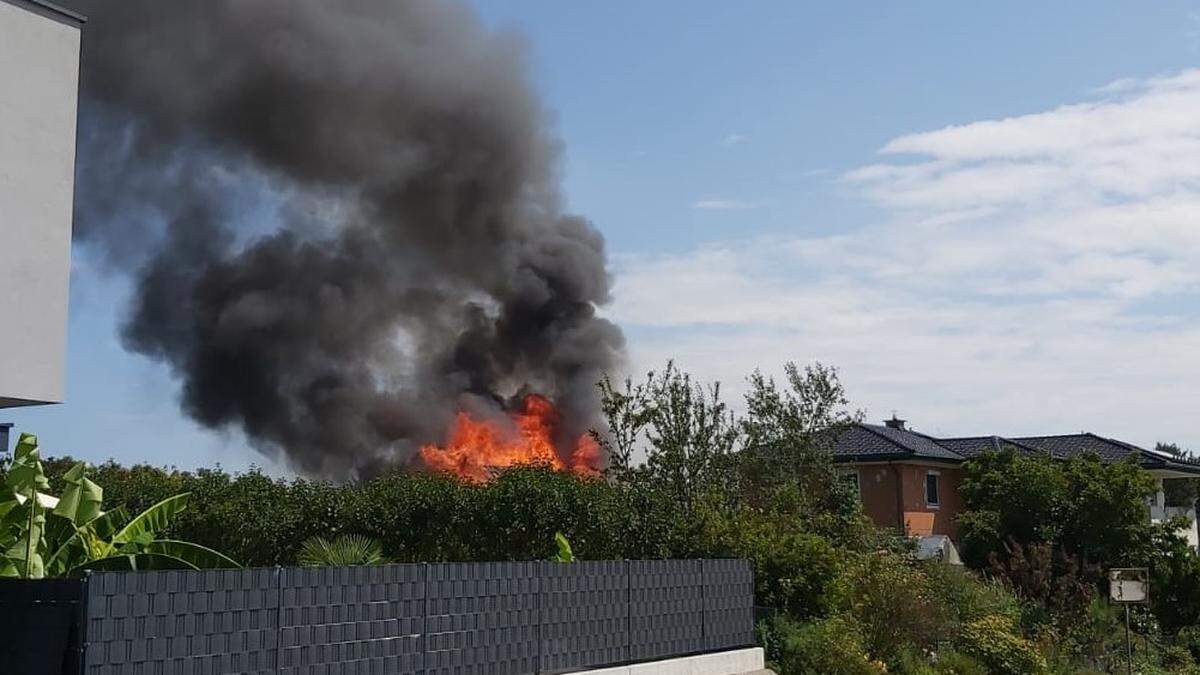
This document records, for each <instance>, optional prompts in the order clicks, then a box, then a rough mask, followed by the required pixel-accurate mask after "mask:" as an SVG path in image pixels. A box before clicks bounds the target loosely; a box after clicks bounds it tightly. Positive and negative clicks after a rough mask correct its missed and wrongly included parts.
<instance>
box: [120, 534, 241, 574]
mask: <svg viewBox="0 0 1200 675" xmlns="http://www.w3.org/2000/svg"><path fill="white" fill-rule="evenodd" d="M141 550H142V552H144V553H151V554H156V555H165V556H169V557H171V558H176V559H178V560H182V561H184V562H186V563H188V564H189V565H191V566H192V567H195V568H196V569H220V568H234V567H241V565H239V564H238V563H237V562H236V561H234V560H232V559H230V558H228V557H226V556H224V555H222V554H220V553H218V552H216V551H214V550H212V549H211V548H207V547H205V546H201V545H200V544H193V543H191V542H190V541H175V540H174V539H156V540H154V541H152V542H150V543H149V544H146V545H145V546H142V547H141Z"/></svg>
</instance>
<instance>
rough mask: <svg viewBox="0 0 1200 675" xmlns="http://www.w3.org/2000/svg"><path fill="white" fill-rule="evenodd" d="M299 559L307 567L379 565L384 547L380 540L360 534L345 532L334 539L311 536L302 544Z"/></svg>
mask: <svg viewBox="0 0 1200 675" xmlns="http://www.w3.org/2000/svg"><path fill="white" fill-rule="evenodd" d="M297 561H298V562H299V563H300V564H301V565H303V566H305V567H321V566H327V567H335V566H338V567H340V566H346V565H378V564H380V563H382V562H383V548H382V547H381V546H380V545H379V542H378V541H375V540H374V539H371V538H370V537H364V536H362V535H358V534H343V535H339V536H337V537H335V538H334V539H333V540H329V539H326V538H325V537H310V538H309V539H305V540H304V543H302V544H301V545H300V553H299V554H298V556H297Z"/></svg>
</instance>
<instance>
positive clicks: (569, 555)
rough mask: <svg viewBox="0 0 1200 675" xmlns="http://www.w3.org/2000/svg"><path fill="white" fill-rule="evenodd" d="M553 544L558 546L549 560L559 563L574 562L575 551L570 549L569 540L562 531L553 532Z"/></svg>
mask: <svg viewBox="0 0 1200 675" xmlns="http://www.w3.org/2000/svg"><path fill="white" fill-rule="evenodd" d="M554 544H555V545H556V546H558V550H557V551H555V553H554V557H553V558H551V560H553V561H554V562H560V563H573V562H575V553H574V552H573V551H571V542H569V541H567V538H566V537H565V536H563V533H562V532H555V533H554Z"/></svg>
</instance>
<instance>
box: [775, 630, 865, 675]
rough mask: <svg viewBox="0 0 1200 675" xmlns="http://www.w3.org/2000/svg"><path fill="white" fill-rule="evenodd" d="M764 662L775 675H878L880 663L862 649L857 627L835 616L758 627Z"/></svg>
mask: <svg viewBox="0 0 1200 675" xmlns="http://www.w3.org/2000/svg"><path fill="white" fill-rule="evenodd" d="M759 630H760V635H762V642H763V644H764V646H765V651H766V654H767V660H768V662H769V664H770V667H771V668H774V669H775V671H776V672H777V673H779V675H810V674H812V673H828V674H830V675H878V674H880V673H886V672H887V669H886V668H885V667H884V666H883V664H882V663H879V662H875V661H872V660H871V658H870V657H869V656H868V655H867V652H866V650H865V649H864V648H863V643H862V638H861V636H860V634H859V632H858V627H857V626H856V625H855V624H854V622H853V621H852V620H850V619H849V618H847V617H843V616H838V617H831V618H828V619H821V620H818V621H810V622H807V623H798V622H796V621H793V620H791V619H789V618H787V617H786V616H783V615H776V616H775V617H774V618H772V619H770V620H769V621H766V622H764V623H763V625H762V626H760V629H759Z"/></svg>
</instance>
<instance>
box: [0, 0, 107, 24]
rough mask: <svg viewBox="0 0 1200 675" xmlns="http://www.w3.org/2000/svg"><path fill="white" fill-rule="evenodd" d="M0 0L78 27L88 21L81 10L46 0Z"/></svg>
mask: <svg viewBox="0 0 1200 675" xmlns="http://www.w3.org/2000/svg"><path fill="white" fill-rule="evenodd" d="M0 2H6V3H8V4H10V5H13V6H15V7H20V8H22V9H26V10H29V11H30V12H33V13H34V14H39V15H41V16H44V17H46V18H48V19H53V20H55V21H59V22H61V23H66V24H68V25H71V26H75V27H76V28H81V27H82V26H83V24H85V23H87V17H86V16H84V15H82V14H80V13H79V12H76V11H74V10H70V9H67V8H66V7H63V6H61V5H56V4H54V3H52V2H46V0H0Z"/></svg>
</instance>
